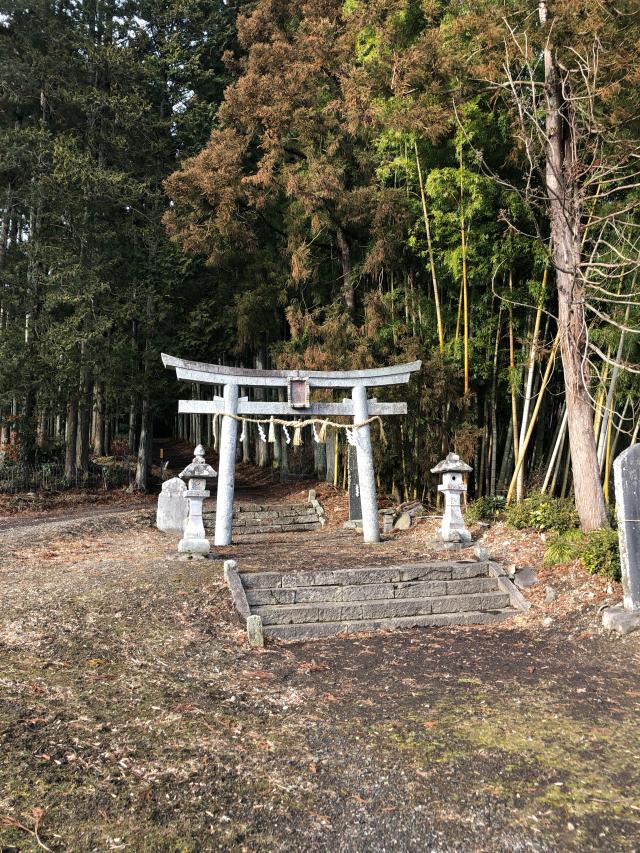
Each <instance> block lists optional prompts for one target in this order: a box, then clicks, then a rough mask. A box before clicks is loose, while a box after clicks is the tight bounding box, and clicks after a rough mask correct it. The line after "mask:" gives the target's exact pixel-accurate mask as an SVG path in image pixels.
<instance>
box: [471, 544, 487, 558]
mask: <svg viewBox="0 0 640 853" xmlns="http://www.w3.org/2000/svg"><path fill="white" fill-rule="evenodd" d="M473 553H474V554H475V555H476V557H477V558H478V559H479V560H480V561H481V562H482V561H484V560H488V559H489V549H488V548H485V547H484V546H483V545H476V547H475V548H474V549H473Z"/></svg>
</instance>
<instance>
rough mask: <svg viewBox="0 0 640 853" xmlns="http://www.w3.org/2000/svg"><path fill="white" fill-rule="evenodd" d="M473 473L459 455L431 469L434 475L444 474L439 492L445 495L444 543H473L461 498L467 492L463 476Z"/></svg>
mask: <svg viewBox="0 0 640 853" xmlns="http://www.w3.org/2000/svg"><path fill="white" fill-rule="evenodd" d="M469 471H473V468H471V467H470V466H469V465H467V463H466V462H463V461H462V459H460V457H459V456H458V454H457V453H449V454H448V456H447V458H446V459H443V460H442V462H438V464H437V465H436V466H435V468H432V469H431V473H432V474H442V483H441V484H440V485H439V486H438V491H439V492H442V494H443V495H444V516H443V518H442V527H441V528H440V537H441V539H442V541H443V542H471V534H470V533H469V531H468V530H467V528H466V527H465V524H464V518H463V517H462V510H461V509H460V496H461V495H462V494H463V493H464V492H466V491H467V484H466V483H465V482H464V479H463V475H464V474H465V473H468V472H469Z"/></svg>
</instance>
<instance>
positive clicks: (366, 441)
mask: <svg viewBox="0 0 640 853" xmlns="http://www.w3.org/2000/svg"><path fill="white" fill-rule="evenodd" d="M351 397H352V399H353V424H354V430H353V435H354V438H355V441H356V456H357V459H358V480H359V482H360V502H361V504H362V533H363V536H364V541H365V542H379V541H380V526H379V524H378V501H377V498H376V477H375V472H374V470H373V451H372V449H371V429H370V427H369V424H366V425H365V426H360V427H358V426H356V425H357V424H361V423H364V421H366V420H367V419H368V417H369V406H368V402H367V387H366V385H356V386H354V388H353V391H352V393H351Z"/></svg>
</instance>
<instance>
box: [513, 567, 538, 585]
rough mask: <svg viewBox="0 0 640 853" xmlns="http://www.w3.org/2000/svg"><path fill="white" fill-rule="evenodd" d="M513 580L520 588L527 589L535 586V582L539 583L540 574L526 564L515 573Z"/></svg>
mask: <svg viewBox="0 0 640 853" xmlns="http://www.w3.org/2000/svg"><path fill="white" fill-rule="evenodd" d="M513 582H514V584H515V585H516V586H517V587H518V589H526V588H527V587H529V586H533V585H534V583H538V575H537V574H536V572H535V569H532V568H531V566H525V567H524V568H522V569H520V571H518V572H516V573H515V577H514V579H513Z"/></svg>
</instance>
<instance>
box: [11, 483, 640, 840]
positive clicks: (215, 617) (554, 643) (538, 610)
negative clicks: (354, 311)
mask: <svg viewBox="0 0 640 853" xmlns="http://www.w3.org/2000/svg"><path fill="white" fill-rule="evenodd" d="M256 488H257V486H256ZM319 491H320V494H321V499H322V500H323V502H324V504H325V507H326V509H327V515H328V518H329V523H328V525H327V527H326V528H325V530H324V531H319V532H315V531H314V532H313V533H310V534H290V535H286V534H285V535H283V534H280V535H274V536H273V537H271V538H269V539H268V540H267V541H265V540H263V541H262V542H260V543H257V542H256V543H255V544H242V545H238V546H230V547H229V548H225V549H220V551H216V554H215V559H212V560H206V561H198V562H196V561H193V562H181V561H179V560H177V559H176V553H175V544H176V543H175V541H174V538H172V537H167V536H165V535H163V534H161V533H159V532H158V531H157V530H155V528H154V527H153V525H152V521H153V511H152V508H153V504H152V502H151V501H149V500H148V499H138V500H137V501H136V500H135V499H131V500H132V502H131V503H127V502H128V501H129V498H126V499H125V504H126V505H120V504H119V503H118V499H117V497H116V498H115V501H116V506H101V505H100V506H93V507H89V508H85V510H82V508H81V507H80V506H76V507H75V508H74V510H73V512H71V513H70V514H67V515H66V517H61V515H60V513H59V512H58V510H57V509H56V508H53V509H51V510H50V512H49V513H42V512H41V513H40V517H39V518H37V519H36V518H33V514H32V517H31V523H30V524H29V525H27V526H25V525H24V521H25V518H24V517H23V516H22V515H20V516H14V517H10V518H9V517H7V516H5V517H4V519H3V524H2V525H1V526H0V552H1V553H2V555H3V556H2V563H1V565H0V584H1V587H0V588H1V589H2V599H1V602H0V756H1V760H0V850H2V851H4V853H9V851H14V850H37V849H50V850H56V851H57V850H72V851H89V850H96V851H104V850H129V851H154V853H155V851H199V850H231V851H243V850H244V851H281V850H282V851H284V850H291V851H305V850H314V851H317V850H327V851H392V850H398V851H425V850H431V851H519V850H533V851H566V850H576V851H578V850H579V851H586V850H603V851H604V850H607V851H618V850H621V851H632V850H638V849H639V844H640V842H639V839H640V799H639V798H638V792H639V791H640V761H639V759H640V726H639V725H638V711H639V710H640V680H639V677H638V672H639V671H640V667H639V663H640V635H633V634H632V635H629V636H627V637H623V638H620V637H618V636H610V635H607V634H605V633H604V632H603V630H602V628H601V622H600V617H599V614H598V610H599V608H600V606H601V605H602V604H603V603H606V602H607V601H610V602H613V601H616V600H618V599H619V598H620V590H619V588H618V587H617V585H615V584H614V585H609V584H608V582H606V581H603V580H601V579H598V578H593V577H590V576H588V575H586V574H584V573H583V572H582V571H581V570H580V569H579V568H577V567H571V568H568V569H562V570H560V569H554V570H550V569H549V570H547V569H541V568H540V557H541V553H542V547H543V545H542V542H541V540H540V536H539V535H538V534H533V533H530V532H522V531H512V530H508V529H506V528H504V527H502V525H496V526H494V527H492V528H490V529H483V528H478V529H477V530H476V531H475V532H476V534H477V535H479V536H481V537H482V541H483V543H484V544H486V545H487V547H488V548H489V550H490V553H491V555H492V556H493V557H496V558H498V559H500V560H501V561H503V562H504V563H505V564H506V565H510V564H515V565H517V566H519V567H520V566H522V565H525V564H528V565H532V566H535V567H537V568H538V574H539V578H540V581H539V583H538V584H536V585H535V586H533V587H531V588H530V589H528V590H527V592H526V594H527V596H528V598H529V600H530V601H531V602H532V605H533V606H532V609H531V610H530V611H529V613H527V614H523V615H518V616H516V617H514V618H513V619H511V620H509V621H508V622H503V623H500V624H496V625H492V626H484V627H472V628H462V627H461V628H447V629H421V630H420V629H416V630H411V631H403V632H396V633H378V634H370V635H357V636H351V637H344V638H335V639H331V640H323V641H316V642H308V643H301V644H278V643H270V644H268V645H267V647H266V648H265V649H263V650H250V649H249V648H248V647H247V645H246V642H245V633H244V631H243V629H242V627H241V626H240V624H239V623H238V622H237V620H236V617H235V614H234V611H233V608H232V605H231V599H230V596H229V593H228V591H227V588H226V586H225V584H224V581H223V577H222V559H223V558H224V557H233V558H234V559H236V560H238V562H239V566H240V568H252V569H255V570H260V569H262V568H266V569H273V568H304V567H308V566H309V565H314V566H317V567H320V566H327V567H337V566H342V565H370V564H374V563H376V564H384V563H385V562H387V563H388V562H398V561H399V560H404V559H409V560H410V559H417V558H421V557H425V556H434V555H436V554H435V550H434V545H433V543H432V535H433V528H434V525H435V523H436V522H435V521H434V520H433V519H431V520H426V521H425V522H422V523H421V524H420V525H418V526H417V527H415V528H412V529H411V530H409V531H406V532H405V533H397V534H394V535H392V536H390V537H388V538H387V539H386V540H385V541H384V542H382V543H381V544H380V545H378V546H364V545H363V544H362V542H361V539H360V538H359V537H358V535H357V534H356V533H354V532H353V531H343V530H342V529H341V522H342V519H343V517H344V511H345V508H346V505H345V499H344V496H343V495H341V494H339V493H337V492H334V491H333V490H332V489H330V488H328V487H326V486H322V487H319ZM285 492H286V493H287V494H289V495H292V496H293V495H295V496H296V499H299V498H300V496H301V495H303V494H306V491H305V490H300V487H299V486H297V487H296V486H290V487H288V490H285ZM282 494H283V493H281V494H280V495H279V499H280V498H281V497H282ZM292 499H294V498H293V497H292ZM51 512H53V513H54V515H53V516H51V514H50V513H51ZM74 513H76V515H74ZM77 513H81V515H77ZM82 513H84V514H82Z"/></svg>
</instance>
